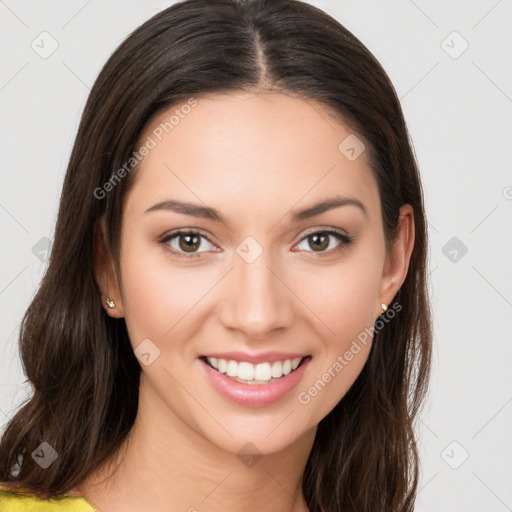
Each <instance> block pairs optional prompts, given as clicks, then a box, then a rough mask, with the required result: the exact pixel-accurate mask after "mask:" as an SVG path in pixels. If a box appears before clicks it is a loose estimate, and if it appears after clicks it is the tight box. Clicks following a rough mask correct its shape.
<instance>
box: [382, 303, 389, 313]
mask: <svg viewBox="0 0 512 512" xmlns="http://www.w3.org/2000/svg"><path fill="white" fill-rule="evenodd" d="M381 306H382V311H384V312H386V311H387V310H388V307H387V306H386V304H381Z"/></svg>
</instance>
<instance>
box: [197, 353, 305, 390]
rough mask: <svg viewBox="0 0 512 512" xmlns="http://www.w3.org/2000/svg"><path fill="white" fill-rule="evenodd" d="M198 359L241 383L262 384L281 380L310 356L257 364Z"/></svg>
mask: <svg viewBox="0 0 512 512" xmlns="http://www.w3.org/2000/svg"><path fill="white" fill-rule="evenodd" d="M199 359H201V360H202V361H203V362H204V363H205V364H207V365H208V366H210V368H213V369H214V370H216V371H217V372H219V373H222V374H224V375H225V376H226V377H228V378H230V379H231V380H234V381H236V382H241V383H242V384H256V385H262V384H270V383H271V382H275V381H278V380H281V379H282V378H283V377H286V376H287V375H289V374H290V373H293V372H294V371H295V370H296V369H297V368H299V367H300V366H302V364H304V362H305V361H306V360H308V359H311V356H305V357H297V358H295V359H284V360H282V361H273V362H263V363H258V364H252V363H248V362H246V361H234V360H232V359H219V358H215V357H208V356H201V357H200V358H199Z"/></svg>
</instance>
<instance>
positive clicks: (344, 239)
mask: <svg viewBox="0 0 512 512" xmlns="http://www.w3.org/2000/svg"><path fill="white" fill-rule="evenodd" d="M318 234H327V235H332V236H334V237H335V238H337V239H338V240H339V241H340V242H341V244H340V245H339V246H338V247H337V248H335V249H330V250H329V251H322V252H316V251H306V252H313V253H315V254H316V255H317V256H319V257H320V258H322V257H324V256H330V255H331V254H333V253H338V252H340V251H342V250H344V249H346V248H347V247H348V246H349V245H350V244H352V243H353V242H354V238H353V237H351V236H349V235H347V234H345V233H343V232H342V231H339V230H337V229H333V228H327V229H320V230H317V231H311V232H309V233H306V234H305V235H304V236H303V237H302V238H301V239H300V241H299V242H298V244H300V243H302V242H303V241H304V240H306V239H307V238H309V237H310V236H313V235H318ZM180 235H196V236H200V237H203V238H205V239H206V240H208V242H209V243H210V244H212V242H210V240H209V239H208V237H207V236H206V235H203V234H202V233H200V232H199V231H196V230H193V229H188V230H179V231H175V232H174V233H168V234H165V235H163V236H162V237H161V238H160V239H159V240H158V244H159V245H160V246H162V247H163V248H164V249H165V250H166V251H168V252H170V253H171V254H173V255H174V256H178V257H179V258H188V259H190V258H199V257H201V255H202V252H199V253H189V254H186V253H182V252H179V251H176V250H175V249H172V248H171V247H170V246H169V244H168V242H169V241H170V240H172V239H173V238H176V237H179V236H180ZM298 244H297V245H298ZM212 245H214V244H212Z"/></svg>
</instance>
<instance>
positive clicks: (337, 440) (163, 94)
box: [0, 0, 432, 512]
mask: <svg viewBox="0 0 512 512" xmlns="http://www.w3.org/2000/svg"><path fill="white" fill-rule="evenodd" d="M264 89H266V90H270V89H271V90H274V91H282V92H286V93H292V94H298V95H300V96H301V97H303V98H305V99H307V100H314V101H317V102H319V103H320V104H322V105H323V106H324V107H326V108H328V109H329V111H331V112H333V113H334V114H335V115H337V116H339V117H340V119H342V120H343V122H344V123H345V124H347V125H348V126H349V127H350V128H351V129H352V130H353V131H354V132H355V133H357V134H358V136H359V137H360V138H361V139H362V140H364V141H365V143H366V144H367V150H368V154H369V156H370V162H371V168H372V172H373V173H374V175H375V177H376V180H377V184H378V187H379V193H380V198H381V204H382V219H383V227H384V233H385V237H386V241H387V243H388V244H389V243H390V242H391V241H392V240H393V237H394V235H395V230H396V227H397V221H398V212H399V208H400V207H401V206H402V205H403V204H406V203H408V204H410V205H412V207H413V209H414V216H415V246H414V250H413V253H412V257H411V261H410V265H409V270H408V274H407V277H406V279H405V281H404V283H403V285H402V287H401V289H400V291H399V293H398V294H397V296H396V297H395V298H394V301H393V302H392V303H391V304H390V307H391V308H392V307H395V310H397V311H398V310H400V312H399V313H397V318H395V319H394V320H392V321H390V322H388V323H386V325H385V326H384V327H383V328H380V329H377V330H376V334H375V336H374V343H373V345H372V348H371V351H370V355H369V358H368V361H367V363H366V365H365V366H364V368H363V370H362V372H361V374H360V375H359V377H358V378H357V380H356V382H355V383H354V385H353V386H352V387H351V388H350V390H349V391H348V393H347V394H346V395H345V396H344V397H343V399H342V400H341V401H340V402H339V403H338V404H337V405H336V407H335V408H334V409H333V410H332V411H331V412H330V413H329V414H328V415H327V416H326V417H325V418H324V419H323V420H322V421H321V422H320V424H319V426H318V430H317V434H316V438H315V442H314V445H313V448H312V451H311V454H310V456H309V459H308V462H307V465H306V468H305V472H304V476H303V492H304V496H305V498H306V501H307V503H308V506H309V509H310V510H311V512H338V511H340V510H343V511H345V512H349V511H353V512H355V511H357V512H376V511H411V510H413V507H414V499H415V495H416V490H417V484H418V472H419V471H418V470H419V460H418V450H417V446H416V442H415V435H414V431H413V429H414V421H415V418H416V416H417V413H418V412H419V408H420V405H421V403H422V401H423V399H424V395H425V393H426V390H427V382H428V377H429V372H430V358H431V341H432V340H431V338H432V334H431V317H430V309H429V300H428V289H427V282H426V251H427V230H426V219H425V214H424V206H423V194H422V188H421V182H420V177H419V172H418V168H417V164H416V162H415V157H414V154H413V151H412V148H411V145H410V141H409V137H408V132H407V127H406V124H405V121H404V117H403V113H402V110H401V107H400V103H399V100H398V98H397V95H396V93H395V90H394V88H393V86H392V84H391V82H390V80H389V78H388V77H387V75H386V73H385V72H384V70H383V69H382V67H381V65H380V64H379V62H378V61H377V60H376V59H375V58H374V57H373V55H372V54H371V53H370V52H369V50H368V49H367V48H366V47H365V46H364V45H363V44H362V43H361V42H360V41H359V40H358V39H357V38H356V37H355V36H354V35H353V34H352V33H351V32H349V31H348V30H347V29H346V28H344V27H343V26H342V25H341V24H340V23H339V22H337V21H336V20H334V19H333V18H331V17H330V16H328V15H327V14H326V13H324V12H323V11H321V10H319V9H317V8H315V7H313V6H311V5H309V4H307V3H303V2H300V1H298V0H186V1H183V2H180V3H176V4H174V5H172V6H171V7H169V8H167V9H165V10H163V11H161V12H160V13H158V14H157V15H155V16H154V17H152V18H151V19H150V20H148V21H147V22H145V23H144V24H143V25H142V26H140V27H139V28H137V29H136V30H135V31H134V32H133V33H132V34H131V35H130V36H129V37H127V39H126V40H125V41H124V42H123V43H122V44H121V45H120V46H119V48H118V49H117V50H116V51H115V52H114V53H113V55H112V56H111V57H110V59H109V60H108V62H107V63H106V64H105V66H104V68H103V69H102V71H101V73H100V74H99V76H98V78H97V80H96V82H95V84H94V87H93V88H92V90H91V93H90V96H89V98H88V101H87V104H86V106H85V109H84V112H83V115H82V118H81V122H80V126H79V129H78V133H77V136H76V141H75V144H74V147H73V151H72V154H71V157H70V161H69V166H68V169H67V174H66V177H65V180H64V185H63V190H62V196H61V200H60V209H59V215H58V220H57V225H56V230H55V237H54V241H53V249H52V252H51V256H50V260H49V266H48V268H47V271H46V273H45V276H44V278H43V279H42V282H41V284H40V287H39V289H38V291H37V294H36V295H35V297H34V299H33V301H32V302H31V304H30V306H29V308H28V309H27V311H26V313H25V315H24V317H23V320H22V324H21V329H20V347H21V356H22V360H23V366H24V370H25V373H26V375H27V378H28V380H29V381H30V382H31V384H32V385H33V388H34V389H33V395H32V396H31V398H30V399H29V400H28V401H27V402H26V403H25V404H24V405H23V406H21V407H20V409H19V410H18V412H17V413H16V415H15V416H14V417H13V418H12V420H11V421H10V422H9V423H8V425H7V427H6V430H5V432H4V434H3V437H2V440H1V443H0V480H2V481H3V482H6V483H7V484H8V486H9V487H10V488H12V489H28V490H30V491H31V492H32V493H35V494H37V495H39V496H41V497H57V496H59V495H62V494H65V493H67V492H68V491H70V490H71V489H73V488H75V487H76V486H78V485H79V484H80V483H82V482H83V481H84V479H85V478H86V477H87V476H88V475H89V474H91V473H92V472H93V471H94V470H95V469H97V468H98V467H99V466H100V465H101V464H102V463H104V462H105V461H106V460H107V459H109V458H110V457H111V456H113V455H114V454H115V453H116V452H117V450H118V449H119V448H120V446H121V444H122V442H123V440H124V439H126V436H127V434H128V433H129V431H130V429H131V427H132V425H133V422H134V419H135V416H136V413H137V407H138V391H139V379H140V371H141V368H140V365H139V363H138V361H137V359H136V357H135V355H134V353H133V350H132V348H131V345H130V341H129V338H128V334H127V330H126V326H125V322H124V320H122V319H121V320H116V319H112V318H111V317H109V316H108V315H106V314H105V313H104V310H103V309H102V307H101V304H100V297H101V296H100V291H99V289H98V286H97V284H96V281H95V275H94V255H95V233H96V232H95V228H96V226H97V224H98V220H99V219H101V218H104V219H106V222H107V226H108V234H109V243H110V246H111V248H112V250H113V253H114V256H115V258H116V262H117V263H118V258H119V235H120V230H121V220H122V206H123V197H125V194H126V191H127V190H128V187H129V186H130V183H131V182H132V181H133V176H134V174H135V172H136V168H134V170H132V171H131V172H130V173H129V175H128V177H127V178H125V179H122V180H119V182H118V183H117V182H116V185H115V186H113V187H111V188H112V189H111V190H109V191H108V193H104V194H103V193H102V194H98V193H95V191H98V190H101V189H102V187H104V184H105V183H106V182H108V181H109V180H110V179H111V178H112V176H113V174H114V173H115V172H116V171H117V170H118V169H120V168H122V167H123V166H124V165H125V164H126V162H127V161H129V159H130V158H131V157H132V155H133V151H134V149H135V148H136V147H137V143H138V141H139V137H140V135H141V133H142V131H143V129H144V128H145V126H146V125H147V123H148V121H149V120H150V119H151V118H152V117H153V116H154V115H155V114H156V113H158V112H160V111H162V110H163V109H165V108H169V106H171V105H174V104H177V103H178V102H182V101H186V100H188V99H190V98H191V97H199V96H200V95H201V94H206V93H215V92H223V93H226V92H227V93H229V92H234V91H252V90H264ZM340 142H341V141H340ZM43 441H46V442H47V443H49V444H50V445H51V446H52V447H53V448H54V449H55V450H56V451H57V453H58V457H57V459H56V460H55V462H54V463H53V464H51V465H50V466H49V467H48V468H46V469H42V468H41V467H40V466H39V465H38V464H37V463H36V462H35V461H34V460H33V458H32V457H31V453H32V452H33V450H35V449H36V447H38V446H39V445H40V443H41V442H43Z"/></svg>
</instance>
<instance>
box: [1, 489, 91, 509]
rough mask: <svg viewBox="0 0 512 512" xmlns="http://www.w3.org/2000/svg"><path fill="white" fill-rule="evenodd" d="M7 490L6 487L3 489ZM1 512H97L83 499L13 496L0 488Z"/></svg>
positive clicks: (74, 497)
mask: <svg viewBox="0 0 512 512" xmlns="http://www.w3.org/2000/svg"><path fill="white" fill-rule="evenodd" d="M4 489H7V487H4ZM0 511H1V512H98V511H97V510H96V509H95V508H94V507H93V506H92V505H91V504H90V503H89V502H88V501H87V500H86V499H85V498H79V497H77V496H64V497H62V498H49V499H42V498H38V497H37V496H35V495H31V496H23V497H22V496H15V495H14V494H9V493H8V492H6V491H5V490H3V489H2V486H0Z"/></svg>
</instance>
